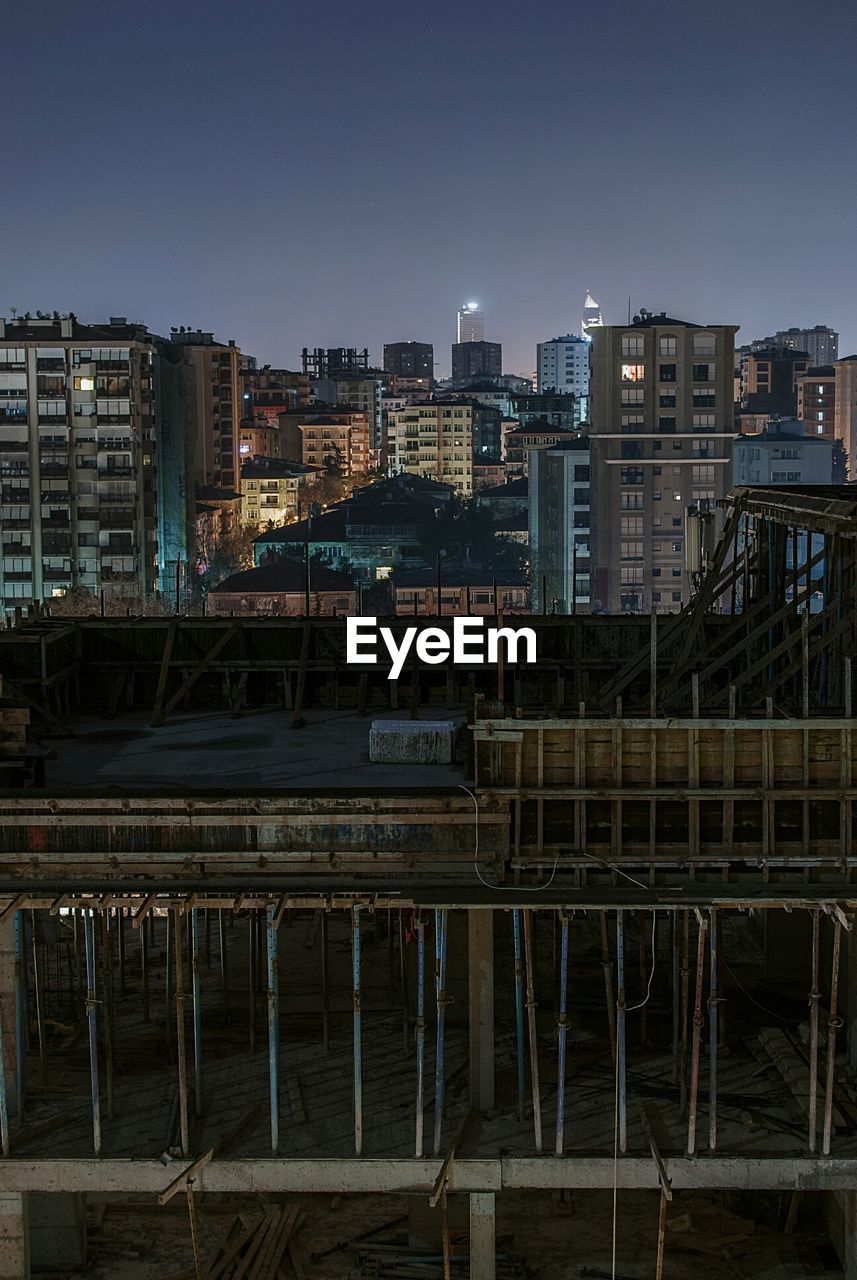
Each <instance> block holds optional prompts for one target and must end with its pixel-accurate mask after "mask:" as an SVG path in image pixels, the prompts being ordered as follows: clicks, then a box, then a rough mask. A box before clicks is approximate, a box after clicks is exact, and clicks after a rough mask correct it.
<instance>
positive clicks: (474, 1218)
mask: <svg viewBox="0 0 857 1280" xmlns="http://www.w3.org/2000/svg"><path fill="white" fill-rule="evenodd" d="M495 1236H496V1230H495V1221H494V1193H493V1191H480V1192H476V1193H474V1194H473V1195H471V1197H470V1280H494V1270H495V1266H496V1257H497V1251H496V1250H497V1246H496V1242H495Z"/></svg>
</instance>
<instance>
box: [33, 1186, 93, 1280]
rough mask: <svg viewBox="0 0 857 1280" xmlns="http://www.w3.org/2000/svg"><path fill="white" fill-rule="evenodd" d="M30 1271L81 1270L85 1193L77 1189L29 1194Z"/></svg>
mask: <svg viewBox="0 0 857 1280" xmlns="http://www.w3.org/2000/svg"><path fill="white" fill-rule="evenodd" d="M28 1199H29V1224H30V1266H31V1267H32V1270H33V1272H34V1273H35V1272H39V1271H50V1272H51V1273H52V1274H56V1273H57V1272H63V1271H81V1270H83V1268H84V1267H85V1266H86V1196H85V1195H83V1194H82V1193H81V1192H79V1191H69V1192H63V1193H59V1192H41V1191H40V1192H36V1191H32V1192H30V1194H29V1197H28Z"/></svg>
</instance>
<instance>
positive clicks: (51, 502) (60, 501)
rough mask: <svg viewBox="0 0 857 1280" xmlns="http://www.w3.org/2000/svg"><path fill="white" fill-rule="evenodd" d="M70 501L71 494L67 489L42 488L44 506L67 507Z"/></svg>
mask: <svg viewBox="0 0 857 1280" xmlns="http://www.w3.org/2000/svg"><path fill="white" fill-rule="evenodd" d="M70 501H71V494H70V493H69V491H68V490H67V489H43V490H42V506H49V507H67V506H68V504H69V502H70Z"/></svg>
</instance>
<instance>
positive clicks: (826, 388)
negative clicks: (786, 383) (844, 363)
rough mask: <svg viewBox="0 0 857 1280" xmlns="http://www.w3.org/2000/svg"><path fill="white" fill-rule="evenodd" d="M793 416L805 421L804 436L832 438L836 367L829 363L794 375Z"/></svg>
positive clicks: (834, 422)
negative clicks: (795, 393)
mask: <svg viewBox="0 0 857 1280" xmlns="http://www.w3.org/2000/svg"><path fill="white" fill-rule="evenodd" d="M797 417H798V420H799V421H800V422H804V423H806V431H807V435H813V436H822V437H823V438H824V439H825V440H834V439H835V438H836V370H835V368H834V366H833V365H832V364H823V365H820V366H818V367H816V368H812V369H807V371H806V373H800V374H798V377H797Z"/></svg>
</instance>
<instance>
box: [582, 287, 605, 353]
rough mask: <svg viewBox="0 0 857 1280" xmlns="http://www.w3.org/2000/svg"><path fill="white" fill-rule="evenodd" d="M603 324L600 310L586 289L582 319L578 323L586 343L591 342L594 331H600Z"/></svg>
mask: <svg viewBox="0 0 857 1280" xmlns="http://www.w3.org/2000/svg"><path fill="white" fill-rule="evenodd" d="M603 324H604V321H603V320H602V318H601V308H600V307H599V305H598V303H597V302H596V301H595V299H594V298H593V296H592V294H591V293H590V292H589V290H588V289H587V291H586V297H585V299H584V301H583V319H582V321H581V322H580V332H581V334H582V335H583V337H584V338H586V340H587V342H591V341H592V338H593V333H594V331H595V330H596V329H600V328H601V327H602V325H603Z"/></svg>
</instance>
